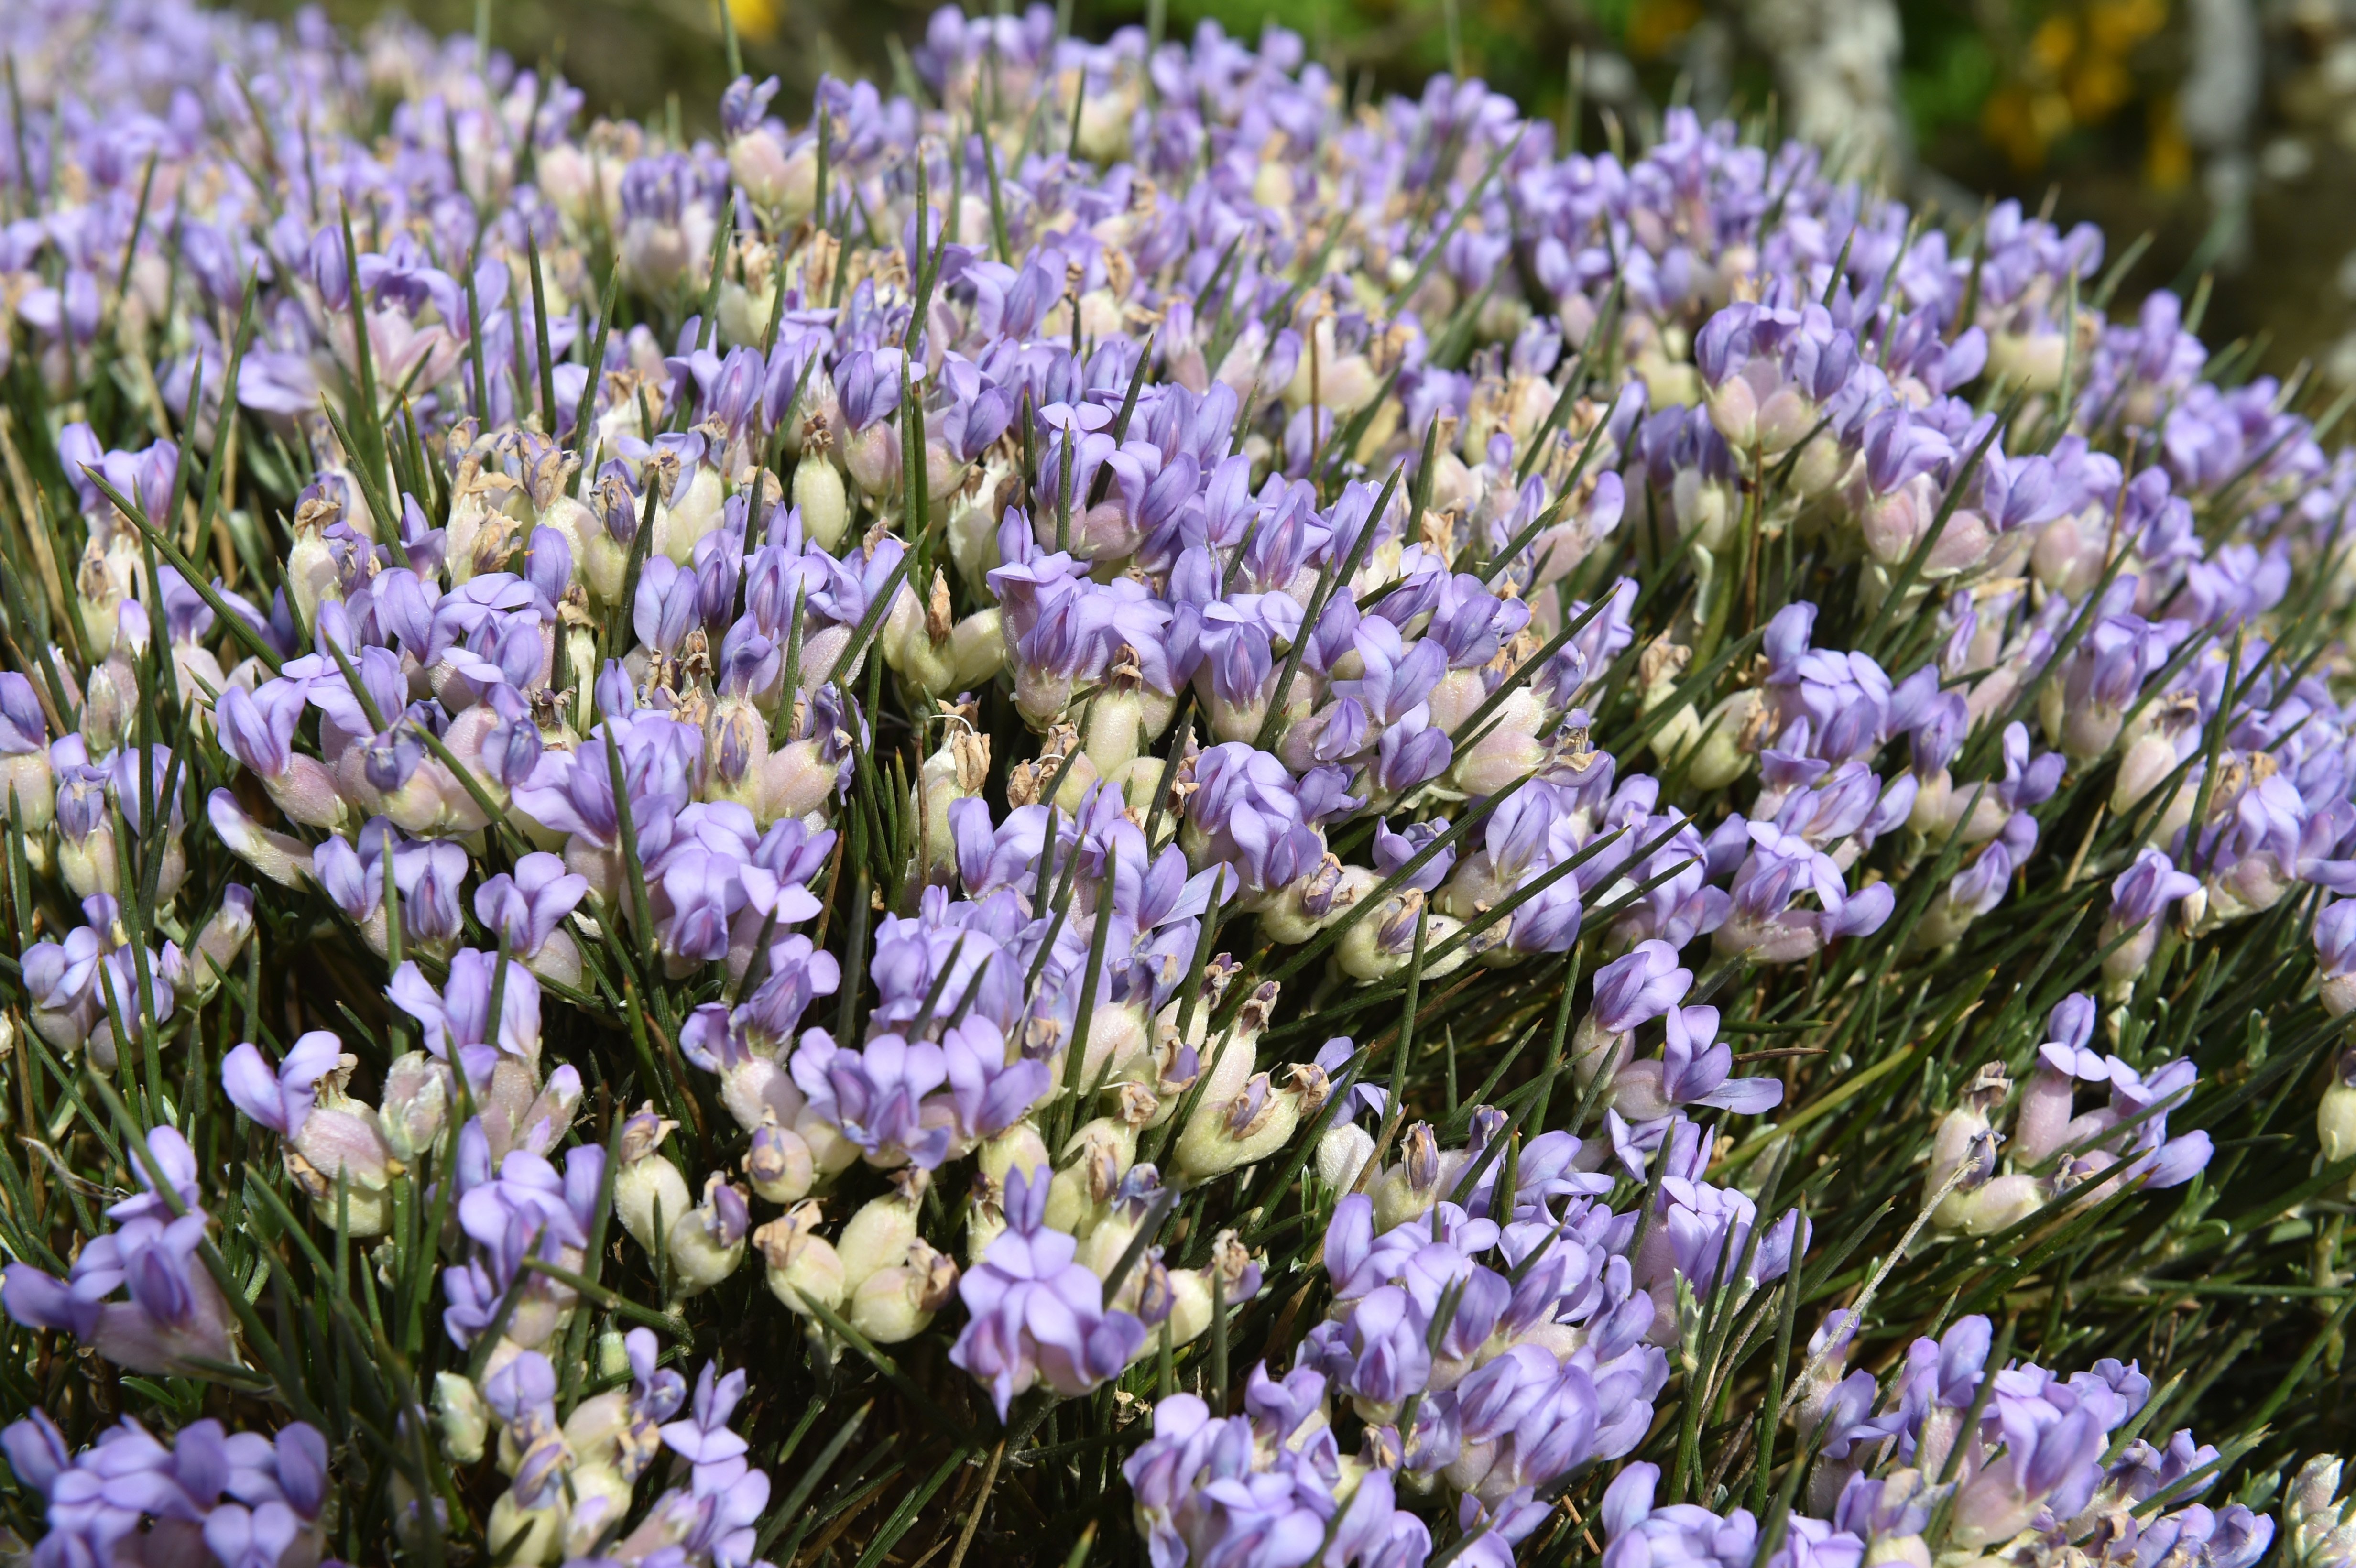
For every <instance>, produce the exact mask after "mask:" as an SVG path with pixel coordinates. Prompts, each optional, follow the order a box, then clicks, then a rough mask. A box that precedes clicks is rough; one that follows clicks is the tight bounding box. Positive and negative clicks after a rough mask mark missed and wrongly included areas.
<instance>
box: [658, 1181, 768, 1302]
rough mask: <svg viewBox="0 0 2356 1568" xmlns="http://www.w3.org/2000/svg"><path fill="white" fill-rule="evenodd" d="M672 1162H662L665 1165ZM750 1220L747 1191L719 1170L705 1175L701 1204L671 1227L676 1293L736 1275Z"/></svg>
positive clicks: (688, 1292)
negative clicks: (745, 1199)
mask: <svg viewBox="0 0 2356 1568" xmlns="http://www.w3.org/2000/svg"><path fill="white" fill-rule="evenodd" d="M669 1163H670V1162H669V1161H668V1160H665V1161H663V1164H664V1165H665V1167H666V1168H668V1167H669ZM750 1222H751V1215H750V1213H749V1212H748V1211H746V1209H745V1207H744V1193H743V1192H742V1191H740V1190H739V1189H736V1188H734V1187H733V1186H731V1185H729V1183H728V1182H727V1180H726V1179H723V1177H722V1176H721V1174H720V1173H719V1172H718V1171H716V1170H715V1171H713V1172H712V1174H711V1175H710V1176H708V1177H706V1178H705V1179H704V1182H703V1202H702V1205H701V1207H699V1208H697V1209H694V1210H691V1211H688V1212H685V1213H682V1214H680V1217H679V1219H678V1220H677V1221H674V1222H673V1224H672V1225H671V1228H670V1236H669V1242H670V1268H671V1291H672V1294H673V1296H675V1297H677V1296H692V1295H694V1294H695V1293H696V1292H697V1291H700V1290H705V1289H708V1288H710V1287H711V1286H712V1285H717V1284H719V1283H720V1282H721V1281H722V1280H723V1279H726V1278H727V1277H728V1276H729V1275H732V1274H734V1273H735V1272H736V1265H737V1264H741V1263H743V1262H744V1232H745V1231H746V1230H747V1228H748V1227H749V1225H750Z"/></svg>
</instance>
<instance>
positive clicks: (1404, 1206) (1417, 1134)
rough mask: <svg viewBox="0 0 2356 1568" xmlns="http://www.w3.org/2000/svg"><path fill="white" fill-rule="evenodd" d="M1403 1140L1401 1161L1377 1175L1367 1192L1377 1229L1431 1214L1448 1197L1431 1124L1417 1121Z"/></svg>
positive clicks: (1379, 1230) (1438, 1149)
mask: <svg viewBox="0 0 2356 1568" xmlns="http://www.w3.org/2000/svg"><path fill="white" fill-rule="evenodd" d="M1401 1143H1402V1146H1403V1149H1402V1153H1401V1155H1400V1157H1399V1159H1398V1162H1397V1163H1396V1164H1394V1165H1392V1166H1390V1167H1389V1168H1387V1169H1386V1170H1384V1171H1383V1172H1382V1174H1380V1175H1379V1176H1377V1177H1376V1178H1375V1179H1374V1181H1373V1182H1372V1183H1371V1184H1370V1186H1369V1188H1368V1195H1369V1196H1370V1197H1372V1198H1373V1199H1374V1200H1375V1228H1376V1231H1377V1232H1382V1231H1387V1230H1390V1229H1391V1228H1392V1227H1394V1226H1397V1225H1403V1224H1405V1223H1407V1222H1408V1221H1409V1220H1413V1219H1417V1218H1419V1217H1420V1216H1422V1215H1425V1214H1429V1213H1430V1212H1431V1206H1432V1205H1433V1204H1435V1203H1437V1202H1439V1201H1440V1199H1441V1198H1442V1197H1443V1196H1445V1194H1444V1193H1443V1192H1442V1191H1441V1184H1442V1183H1443V1182H1444V1181H1445V1180H1446V1171H1445V1166H1444V1162H1443V1161H1442V1160H1441V1158H1440V1143H1439V1140H1438V1139H1437V1138H1436V1137H1434V1136H1432V1131H1431V1124H1430V1123H1429V1122H1418V1123H1416V1124H1415V1125H1413V1126H1411V1127H1409V1128H1408V1130H1407V1133H1406V1136H1404V1137H1403V1138H1402V1140H1401Z"/></svg>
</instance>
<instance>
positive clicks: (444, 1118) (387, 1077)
mask: <svg viewBox="0 0 2356 1568" xmlns="http://www.w3.org/2000/svg"><path fill="white" fill-rule="evenodd" d="M452 1088H453V1085H452V1083H451V1077H450V1069H449V1068H448V1067H447V1066H446V1065H444V1063H442V1062H439V1061H434V1059H433V1058H432V1057H430V1056H428V1055H426V1054H425V1053H424V1052H423V1051H409V1052H406V1053H405V1054H403V1055H402V1056H399V1057H396V1058H395V1059H394V1060H393V1063H392V1065H391V1067H390V1068H388V1069H386V1070H385V1074H384V1093H383V1095H382V1099H383V1105H382V1107H381V1108H380V1110H379V1111H378V1112H377V1125H379V1126H380V1127H381V1128H382V1129H383V1131H384V1141H385V1146H386V1147H389V1148H390V1149H391V1150H392V1154H393V1157H394V1158H396V1159H398V1160H401V1161H402V1163H403V1164H415V1163H416V1162H417V1161H418V1160H419V1159H420V1158H422V1157H423V1156H424V1154H425V1152H426V1151H427V1150H428V1149H430V1148H432V1147H434V1144H435V1142H436V1141H437V1140H439V1139H440V1137H441V1136H442V1132H443V1128H444V1125H446V1124H447V1122H448V1120H449V1115H450V1099H451V1093H452Z"/></svg>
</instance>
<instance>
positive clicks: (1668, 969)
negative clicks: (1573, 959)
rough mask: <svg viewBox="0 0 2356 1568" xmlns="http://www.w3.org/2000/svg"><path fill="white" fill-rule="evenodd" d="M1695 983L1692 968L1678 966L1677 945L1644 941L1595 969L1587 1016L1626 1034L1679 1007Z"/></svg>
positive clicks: (1604, 1028) (1599, 1024) (1607, 1029)
mask: <svg viewBox="0 0 2356 1568" xmlns="http://www.w3.org/2000/svg"><path fill="white" fill-rule="evenodd" d="M1692 985H1693V971H1692V970H1690V969H1687V968H1684V967H1682V966H1680V965H1678V963H1677V950H1676V948H1674V947H1671V946H1670V945H1669V944H1667V943H1665V942H1641V943H1638V944H1636V946H1635V948H1634V950H1633V951H1632V952H1630V953H1629V954H1628V955H1626V956H1624V957H1621V958H1615V959H1613V960H1612V962H1611V963H1609V964H1606V965H1604V966H1603V967H1602V968H1601V969H1599V970H1597V971H1596V972H1595V1002H1594V1006H1593V1007H1592V1008H1590V1009H1589V1012H1588V1017H1589V1018H1590V1019H1592V1020H1593V1022H1594V1024H1595V1027H1596V1028H1598V1029H1603V1030H1605V1031H1607V1032H1609V1033H1612V1034H1625V1033H1627V1032H1628V1031H1629V1030H1630V1029H1636V1028H1638V1027H1640V1026H1641V1025H1643V1024H1645V1023H1647V1022H1650V1021H1651V1020H1652V1019H1656V1018H1659V1017H1660V1016H1661V1015H1662V1014H1663V1013H1665V1012H1666V1011H1668V1010H1669V1009H1670V1008H1673V1007H1675V1006H1676V1004H1677V1003H1678V1002H1679V1001H1680V1000H1682V999H1683V998H1684V997H1685V994H1686V992H1687V989H1688V988H1690V987H1692ZM1714 1021H1715V1020H1713V1022H1714Z"/></svg>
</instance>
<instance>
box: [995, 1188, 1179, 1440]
mask: <svg viewBox="0 0 2356 1568" xmlns="http://www.w3.org/2000/svg"><path fill="white" fill-rule="evenodd" d="M1046 1200H1047V1174H1046V1172H1044V1171H1041V1172H1039V1173H1038V1174H1037V1175H1036V1177H1035V1178H1033V1177H1026V1176H1025V1175H1024V1174H1023V1171H1022V1170H1020V1169H1019V1168H1018V1169H1016V1170H1014V1171H1012V1172H1010V1173H1009V1175H1008V1177H1007V1179H1006V1200H1005V1208H1006V1218H1007V1228H1006V1230H1005V1231H1004V1232H1001V1234H1000V1235H999V1236H998V1238H997V1239H996V1240H995V1241H993V1242H991V1243H990V1251H989V1252H988V1253H986V1254H985V1255H984V1257H983V1259H982V1261H981V1263H980V1265H979V1266H978V1267H975V1268H971V1269H968V1270H967V1271H966V1272H965V1275H963V1277H961V1278H960V1279H959V1280H958V1296H961V1297H963V1298H964V1301H965V1305H966V1310H967V1312H969V1314H970V1315H971V1317H970V1318H969V1321H968V1322H967V1324H966V1326H965V1328H964V1331H963V1332H961V1333H960V1334H958V1339H957V1344H956V1345H955V1346H954V1347H952V1348H951V1349H950V1350H949V1360H951V1361H953V1362H955V1363H956V1364H957V1365H958V1366H959V1367H962V1368H963V1369H964V1370H965V1371H967V1372H968V1373H969V1374H970V1375H971V1376H972V1377H973V1378H974V1379H976V1380H977V1381H980V1382H983V1383H986V1384H988V1385H989V1388H990V1392H991V1400H992V1401H993V1402H994V1403H996V1404H997V1406H998V1416H999V1419H1000V1420H1001V1421H1003V1420H1005V1419H1006V1414H1007V1411H1008V1409H1009V1407H1010V1406H1012V1403H1013V1402H1014V1400H1015V1398H1016V1396H1017V1395H1020V1394H1023V1393H1026V1392H1030V1390H1031V1389H1032V1388H1033V1387H1034V1386H1035V1385H1037V1384H1038V1383H1041V1382H1044V1383H1045V1384H1046V1385H1047V1386H1048V1387H1049V1388H1051V1389H1053V1390H1054V1391H1055V1392H1057V1393H1059V1394H1062V1395H1064V1396H1065V1397H1066V1398H1069V1397H1071V1396H1073V1395H1075V1394H1082V1393H1086V1392H1088V1391H1089V1390H1090V1389H1092V1388H1095V1387H1096V1386H1097V1385H1098V1384H1099V1383H1101V1382H1103V1381H1105V1380H1106V1379H1108V1378H1109V1377H1111V1376H1113V1375H1114V1374H1115V1373H1117V1372H1119V1371H1120V1369H1121V1368H1122V1367H1124V1366H1126V1365H1128V1363H1129V1359H1130V1357H1131V1356H1133V1355H1135V1354H1136V1353H1137V1351H1138V1349H1140V1348H1141V1347H1142V1346H1143V1345H1144V1343H1145V1339H1146V1328H1145V1325H1144V1324H1143V1323H1141V1322H1140V1321H1139V1320H1138V1319H1137V1318H1136V1317H1132V1316H1131V1315H1130V1314H1129V1313H1127V1312H1122V1311H1119V1310H1110V1311H1108V1310H1107V1309H1106V1307H1105V1305H1104V1284H1103V1282H1102V1281H1101V1280H1099V1279H1098V1278H1097V1276H1096V1275H1094V1274H1092V1273H1090V1272H1089V1271H1088V1270H1087V1268H1086V1267H1084V1266H1082V1265H1081V1264H1077V1263H1075V1262H1074V1261H1073V1259H1074V1257H1075V1256H1076V1253H1077V1252H1078V1243H1076V1242H1075V1241H1073V1240H1072V1238H1071V1237H1070V1236H1068V1235H1066V1234H1065V1233H1064V1232H1061V1231H1055V1230H1050V1229H1048V1228H1047V1225H1046V1222H1045V1214H1046Z"/></svg>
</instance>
